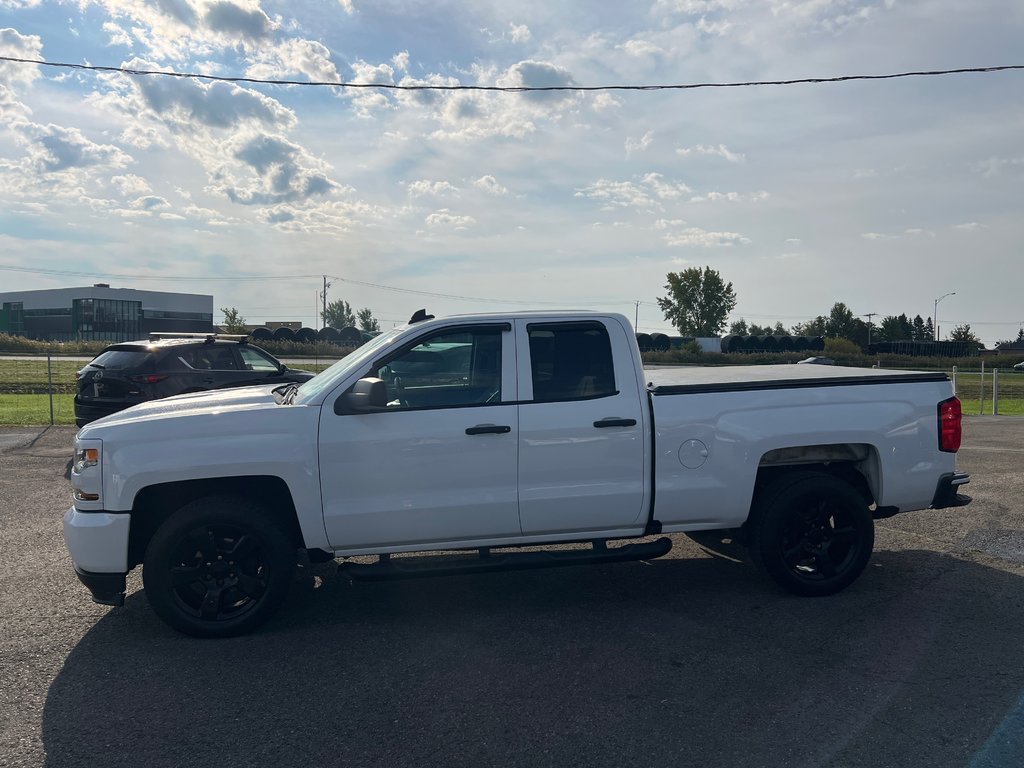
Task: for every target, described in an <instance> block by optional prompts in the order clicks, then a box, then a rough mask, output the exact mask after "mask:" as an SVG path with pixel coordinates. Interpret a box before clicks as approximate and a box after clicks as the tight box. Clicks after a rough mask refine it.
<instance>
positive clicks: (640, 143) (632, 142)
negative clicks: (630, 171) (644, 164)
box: [626, 131, 654, 157]
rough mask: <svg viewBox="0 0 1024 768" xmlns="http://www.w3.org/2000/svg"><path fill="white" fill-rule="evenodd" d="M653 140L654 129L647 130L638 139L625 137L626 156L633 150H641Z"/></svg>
mask: <svg viewBox="0 0 1024 768" xmlns="http://www.w3.org/2000/svg"><path fill="white" fill-rule="evenodd" d="M652 141H654V131H648V132H647V133H645V134H644V135H643V136H641V137H640V138H639V139H634V138H633V137H632V136H627V137H626V157H629V156H631V155H632V154H633V153H634V152H643V151H644V150H645V149H647V148H648V147H649V146H651V142H652Z"/></svg>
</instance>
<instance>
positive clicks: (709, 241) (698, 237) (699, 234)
mask: <svg viewBox="0 0 1024 768" xmlns="http://www.w3.org/2000/svg"><path fill="white" fill-rule="evenodd" d="M663 239H664V241H665V244H666V245H669V246H671V247H673V248H730V247H732V246H734V245H746V244H748V243H749V242H750V239H749V238H747V237H744V236H743V235H741V234H739V233H738V232H710V231H708V230H706V229H701V228H700V227H684V228H682V229H673V230H671V231H668V232H666V234H665V235H664V237H663Z"/></svg>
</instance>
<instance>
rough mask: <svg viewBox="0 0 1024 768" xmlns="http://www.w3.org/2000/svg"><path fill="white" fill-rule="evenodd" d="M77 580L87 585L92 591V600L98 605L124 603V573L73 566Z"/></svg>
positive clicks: (118, 604)
mask: <svg viewBox="0 0 1024 768" xmlns="http://www.w3.org/2000/svg"><path fill="white" fill-rule="evenodd" d="M75 573H76V574H78V580H79V581H81V582H82V583H83V584H85V586H86V587H88V589H89V591H90V592H91V593H92V601H93V602H94V603H99V604H100V605H114V606H118V607H120V606H122V605H124V593H125V591H126V590H127V586H126V579H127V576H128V574H126V573H92V572H90V571H81V570H79V569H78V567H77V566H76V567H75Z"/></svg>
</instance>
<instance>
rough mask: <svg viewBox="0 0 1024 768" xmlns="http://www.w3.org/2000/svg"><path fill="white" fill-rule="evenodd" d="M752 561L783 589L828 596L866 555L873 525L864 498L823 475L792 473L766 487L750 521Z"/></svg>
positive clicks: (847, 582)
mask: <svg viewBox="0 0 1024 768" xmlns="http://www.w3.org/2000/svg"><path fill="white" fill-rule="evenodd" d="M751 523H752V525H751V534H752V542H751V544H752V546H751V551H752V554H753V556H754V559H755V560H756V561H757V562H758V563H759V564H760V565H761V566H762V567H763V568H764V569H765V570H766V571H767V572H768V574H769V575H770V576H771V577H772V578H773V579H774V580H775V581H776V582H777V583H778V584H779V585H781V586H782V587H783V588H784V589H786V590H788V591H790V592H793V593H796V594H798V595H810V596H817V595H831V594H834V593H836V592H839V591H840V590H843V589H845V588H846V587H848V586H849V585H850V584H852V583H853V582H854V581H855V580H856V579H857V577H858V576H860V574H861V572H862V571H863V570H864V568H865V566H867V564H868V560H869V559H870V557H871V549H872V547H873V546H874V542H875V528H874V522H873V521H872V519H871V512H870V511H869V510H868V507H867V504H866V503H865V501H864V498H863V497H862V496H861V494H859V493H858V492H857V491H856V490H854V488H852V487H851V486H850V485H849V484H847V483H846V482H844V481H843V480H840V479H838V478H836V477H834V476H832V475H829V474H827V473H824V472H794V473H792V474H790V475H787V476H785V477H781V478H779V479H778V480H776V481H775V482H774V483H772V484H771V485H769V486H768V487H767V488H766V489H765V490H764V492H763V493H762V494H761V496H760V500H759V503H758V504H757V505H756V507H755V509H754V514H753V519H752V521H751Z"/></svg>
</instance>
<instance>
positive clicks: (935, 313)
mask: <svg viewBox="0 0 1024 768" xmlns="http://www.w3.org/2000/svg"><path fill="white" fill-rule="evenodd" d="M947 296H956V291H950V292H949V293H944V294H942V295H941V296H939V298H937V299H936V300H935V307H934V309H933V311H932V322H933V323H935V327H934V328H933V329H932V341H938V340H939V302H940V301H942V300H943V299H944V298H946V297H947Z"/></svg>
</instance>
